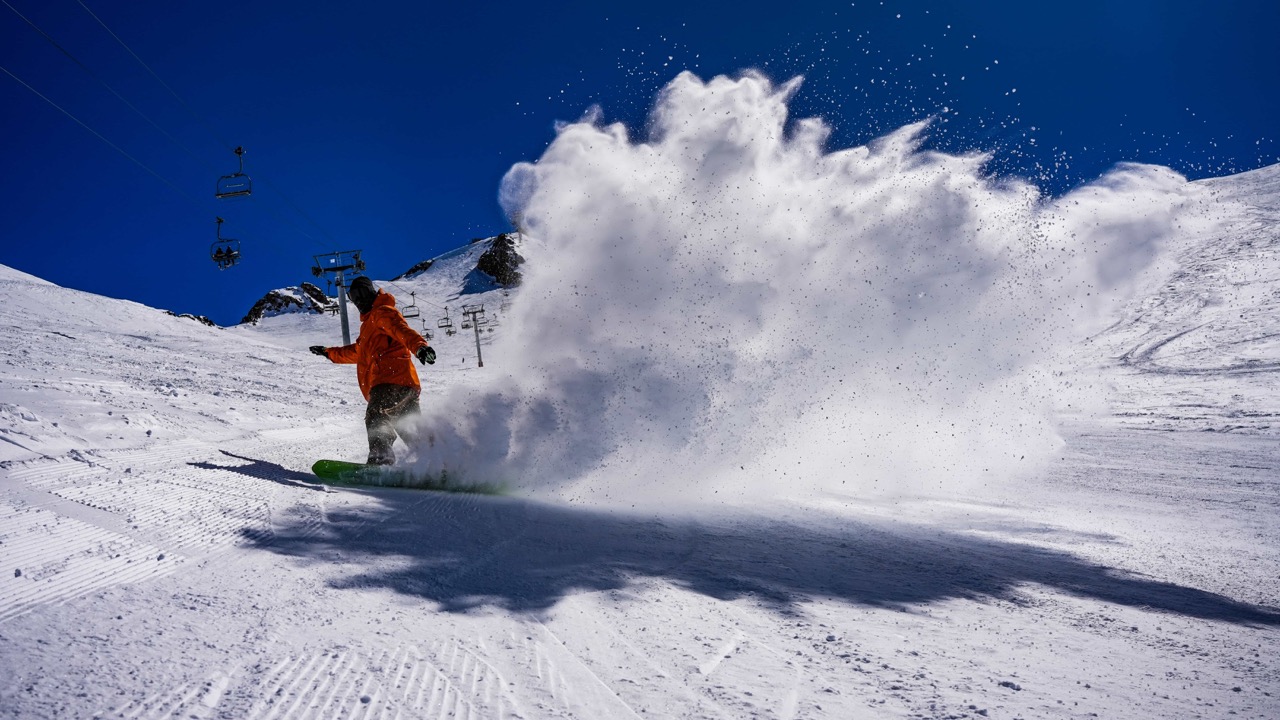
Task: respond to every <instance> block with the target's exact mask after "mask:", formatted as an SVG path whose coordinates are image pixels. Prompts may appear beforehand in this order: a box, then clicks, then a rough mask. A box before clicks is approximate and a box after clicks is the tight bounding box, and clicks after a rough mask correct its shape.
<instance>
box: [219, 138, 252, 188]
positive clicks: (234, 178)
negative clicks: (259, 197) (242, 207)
mask: <svg viewBox="0 0 1280 720" xmlns="http://www.w3.org/2000/svg"><path fill="white" fill-rule="evenodd" d="M235 152H236V157H237V158H239V160H240V170H239V171H237V172H234V173H231V174H230V175H223V176H222V177H220V178H218V186H217V189H215V190H214V192H213V196H214V197H216V198H218V199H220V200H226V199H228V198H238V197H249V196H250V195H252V194H253V181H251V180H250V179H249V176H248V175H245V174H244V148H242V147H238V148H236V151H235Z"/></svg>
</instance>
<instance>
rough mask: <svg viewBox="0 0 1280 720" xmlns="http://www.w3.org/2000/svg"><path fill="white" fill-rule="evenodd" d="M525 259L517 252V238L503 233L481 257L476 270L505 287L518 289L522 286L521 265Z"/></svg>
mask: <svg viewBox="0 0 1280 720" xmlns="http://www.w3.org/2000/svg"><path fill="white" fill-rule="evenodd" d="M523 263H524V258H522V257H520V253H518V252H516V241H515V236H514V235H513V234H511V233H503V234H501V235H499V236H497V237H495V238H494V239H493V242H492V243H491V244H490V245H489V249H488V250H485V251H484V254H482V255H481V256H480V261H479V262H478V263H476V269H477V270H479V271H480V272H482V273H484V274H485V275H488V276H489V277H491V278H493V279H494V281H495V282H497V283H498V284H499V285H502V286H503V287H516V286H517V285H519V284H520V280H521V276H520V269H519V268H520V265H522V264H523Z"/></svg>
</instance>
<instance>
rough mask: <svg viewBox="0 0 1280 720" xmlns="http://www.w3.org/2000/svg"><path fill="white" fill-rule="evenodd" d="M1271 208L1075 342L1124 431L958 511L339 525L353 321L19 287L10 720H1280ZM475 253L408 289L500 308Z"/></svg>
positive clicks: (452, 512)
mask: <svg viewBox="0 0 1280 720" xmlns="http://www.w3.org/2000/svg"><path fill="white" fill-rule="evenodd" d="M1276 177H1277V174H1276V168H1271V169H1268V170H1265V171H1260V173H1258V174H1249V175H1245V176H1238V177H1235V178H1224V179H1219V180H1214V181H1210V182H1208V183H1206V185H1207V186H1209V188H1210V189H1211V190H1212V191H1213V192H1216V193H1219V195H1220V197H1222V198H1223V200H1224V202H1223V204H1222V205H1221V207H1222V208H1224V209H1223V210H1222V212H1223V213H1225V214H1226V215H1225V216H1224V217H1223V218H1222V220H1223V223H1222V224H1221V225H1220V226H1219V227H1221V228H1223V229H1222V230H1221V231H1220V232H1218V233H1217V234H1214V235H1211V236H1186V237H1181V238H1180V240H1181V241H1182V243H1183V244H1182V245H1180V246H1179V247H1178V248H1175V249H1174V250H1173V251H1172V252H1173V255H1172V256H1171V261H1172V265H1171V266H1172V267H1174V268H1175V269H1174V270H1173V271H1172V274H1171V275H1169V276H1168V277H1167V278H1164V279H1163V281H1162V282H1160V283H1158V284H1156V285H1155V286H1153V287H1152V288H1150V289H1149V292H1148V294H1146V295H1143V296H1142V297H1139V298H1138V299H1136V300H1135V301H1134V303H1133V305H1132V307H1131V308H1130V309H1128V310H1126V311H1125V314H1124V316H1123V319H1122V320H1120V321H1119V322H1117V323H1116V324H1115V325H1114V326H1112V327H1111V329H1109V330H1107V331H1106V332H1104V333H1102V334H1101V335H1098V336H1096V337H1094V338H1092V339H1090V340H1089V341H1088V342H1082V344H1081V346H1080V350H1079V357H1080V359H1081V369H1080V370H1079V371H1078V372H1079V373H1080V377H1081V378H1082V379H1087V380H1088V381H1090V382H1095V383H1099V384H1103V385H1105V386H1107V387H1109V388H1110V389H1111V392H1112V395H1111V397H1112V399H1113V401H1114V411H1113V412H1112V413H1111V414H1106V415H1104V416H1102V417H1093V416H1085V415H1081V416H1079V417H1075V418H1063V419H1062V426H1061V428H1060V432H1061V434H1062V436H1063V438H1064V440H1065V447H1064V448H1063V449H1062V450H1060V451H1059V452H1058V453H1057V454H1056V456H1055V457H1054V458H1053V460H1052V462H1051V463H1050V464H1049V465H1048V467H1047V468H1046V469H1044V470H1042V471H1038V472H1036V473H1035V474H1033V475H1031V476H1030V477H1027V478H1025V479H1024V480H1022V481H1021V482H1020V483H1019V484H1016V485H998V486H993V487H991V488H988V489H987V490H986V491H983V492H977V491H975V492H967V493H965V494H954V493H953V494H951V495H947V494H933V495H918V494H906V495H897V496H877V497H876V499H869V498H865V497H858V496H857V495H856V494H853V495H851V494H848V493H844V494H834V493H829V494H821V493H820V494H805V495H798V496H791V497H789V496H787V495H786V494H785V493H780V494H768V493H760V494H757V495H748V496H736V497H735V498H734V499H733V500H732V501H724V502H718V503H716V502H713V503H702V504H692V503H689V504H685V505H684V506H681V507H678V508H674V509H670V510H668V511H663V512H659V511H656V510H647V511H644V512H640V511H631V510H629V509H627V508H625V507H618V506H616V504H605V503H599V502H595V501H593V499H592V498H590V497H589V496H588V497H579V499H578V500H577V501H576V502H565V501H563V500H561V499H557V497H556V496H555V495H548V494H545V493H541V494H532V493H522V492H521V491H520V489H519V488H517V489H516V494H515V495H513V496H508V497H478V496H458V495H444V494H435V493H426V492H414V491H398V490H388V489H378V490H363V491H362V490H346V489H344V490H337V491H335V490H332V489H326V488H324V487H322V486H320V485H317V484H315V483H314V482H312V477H311V476H310V474H309V473H308V472H307V468H308V467H309V466H310V463H311V462H312V461H313V460H315V459H317V458H318V457H320V456H326V457H334V458H339V459H359V458H360V457H361V456H362V454H363V453H364V450H365V438H364V432H363V427H362V417H363V409H364V407H363V401H362V399H361V397H360V395H359V391H358V390H357V389H356V386H355V380H354V372H353V370H352V368H350V367H341V366H335V365H332V364H329V363H326V362H324V361H323V360H322V359H320V358H316V357H314V356H312V355H310V354H308V353H306V351H305V348H306V347H307V346H308V345H312V344H329V345H332V344H337V342H338V340H337V336H338V326H337V320H336V318H333V317H331V316H319V315H283V316H279V317H274V318H267V319H264V320H263V321H262V322H261V323H259V324H258V325H257V326H254V327H237V328H230V329H221V328H211V327H207V326H205V325H202V324H200V323H198V322H195V321H193V320H190V319H185V318H176V317H172V316H169V315H167V314H165V313H163V312H162V311H159V310H154V309H151V308H147V307H143V306H141V305H138V304H135V303H131V302H127V301H121V300H114V299H109V298H103V297H99V296H93V295H89V294H86V293H82V292H78V291H75V290H72V289H67V288H61V287H58V286H55V285H52V284H49V283H47V282H44V281H42V280H39V279H37V278H33V277H30V276H27V275H24V274H22V273H19V272H17V271H14V270H10V269H7V268H0V328H3V342H2V343H0V357H2V358H3V359H2V361H0V362H2V364H0V368H3V370H2V372H0V440H3V441H4V442H3V443H2V444H0V453H3V455H0V716H4V717H14V718H63V717H85V718H88V717H104V718H107V717H126V718H168V717H184V718H317V719H318V718H334V717H378V718H425V717H433V718H434V717H461V718H639V717H665V718H704V717H705V718H723V717H734V718H757V717H761V718H862V717H866V718H908V717H926V718H979V717H986V718H1046V717H1051V718H1077V717H1105V718H1112V717H1124V718H1168V717H1187V718H1192V717H1200V718H1222V717H1229V716H1231V717H1253V718H1268V717H1277V716H1280V658H1278V657H1277V654H1276V653H1275V650H1274V648H1276V647H1280V529H1277V526H1276V523H1275V521H1274V519H1275V517H1276V514H1277V511H1280V480H1278V478H1280V472H1278V469H1280V437H1278V435H1280V425H1277V424H1275V423H1274V422H1273V421H1272V418H1274V417H1275V414H1276V412H1277V403H1278V401H1280V384H1278V383H1277V372H1276V371H1277V361H1280V356H1278V355H1277V353H1276V345H1275V341H1274V337H1275V334H1274V332H1275V326H1276V323H1277V320H1276V315H1275V314H1274V313H1268V310H1273V309H1274V304H1275V302H1276V298H1277V294H1276V290H1277V287H1276V283H1277V282H1280V258H1278V257H1277V256H1276V255H1275V252H1276V249H1277V247H1278V246H1280V235H1278V234H1277V231H1276V228H1277V227H1278V225H1277V223H1276V220H1277V219H1280V218H1277V216H1276V215H1277V198H1280V192H1277V191H1276V188H1275V178H1276ZM1228 199H1229V200H1230V202H1226V201H1227V200H1228ZM481 250H482V248H481V247H479V246H468V247H467V248H463V249H460V250H459V251H458V253H457V254H456V255H454V256H451V257H446V258H444V259H442V260H441V262H439V263H438V267H437V268H433V269H432V270H429V271H427V272H426V273H424V274H422V275H420V276H418V277H416V278H412V279H408V280H403V281H396V282H395V283H394V285H390V286H388V285H386V284H384V287H388V289H389V290H390V291H391V292H393V293H394V294H396V295H397V296H398V297H399V298H402V297H403V295H404V294H407V291H414V292H417V293H418V297H419V298H421V300H422V301H423V307H424V315H427V316H429V317H435V316H436V314H437V313H439V312H440V311H439V309H438V308H439V306H448V307H450V308H456V307H458V306H459V305H460V304H461V303H464V302H466V303H470V302H473V301H480V302H485V303H486V304H487V306H488V307H492V305H494V304H496V303H498V302H500V300H499V298H500V293H499V291H497V290H496V289H495V288H492V287H490V288H488V289H485V288H483V287H480V288H477V287H474V286H472V287H470V288H468V285H467V275H468V274H469V271H467V268H468V267H474V255H475V254H476V253H478V252H479V251H481ZM472 279H473V280H474V279H475V278H472ZM466 289H472V290H476V289H479V290H482V292H478V293H464V292H463V291H464V290H466ZM832 291H833V292H835V291H836V290H834V289H833V290H832ZM514 300H515V302H516V303H519V302H520V298H519V297H518V296H517V297H515V298H514ZM426 303H431V304H432V305H433V306H435V307H436V309H435V310H433V311H431V312H428V311H427V310H426V308H427V307H431V306H428V305H427V304H426ZM455 322H457V320H456V319H455ZM502 330H503V328H502V326H501V325H500V326H499V327H498V328H497V331H496V332H495V333H492V334H490V333H485V337H483V339H482V343H483V347H484V349H492V351H493V353H494V354H492V356H489V355H487V356H486V357H485V361H486V362H485V368H484V369H483V370H482V369H480V368H478V367H476V363H475V359H474V352H475V335H474V334H473V333H471V332H470V331H468V332H467V333H462V334H459V335H456V336H451V337H450V336H445V337H438V338H437V339H436V340H434V341H433V344H435V345H437V346H438V347H439V348H440V354H441V361H440V362H439V363H437V365H435V366H432V367H428V368H423V369H422V371H421V374H422V376H423V379H424V385H425V388H424V399H423V402H424V405H427V404H430V403H431V402H433V400H434V399H436V398H438V397H442V396H443V395H444V394H446V393H448V392H450V391H451V389H453V388H457V387H462V386H466V385H469V384H472V383H475V382H476V381H477V379H478V376H479V374H480V373H484V372H493V373H498V372H503V369H504V364H505V363H509V362H511V359H510V358H509V357H504V356H503V355H502V354H500V352H499V350H500V349H501V345H500V344H491V340H492V339H493V338H497V337H500V336H501V333H502ZM400 450H401V451H404V448H400ZM670 472H671V475H672V476H673V478H668V480H671V479H679V477H680V473H681V469H680V468H679V467H673V468H671V471H670ZM687 479H688V480H689V481H690V482H691V483H692V482H694V481H695V480H696V478H687ZM668 484H669V483H668ZM770 484H776V485H777V484H782V483H781V480H780V478H776V477H760V478H754V479H753V481H752V483H751V486H752V487H753V488H759V487H766V486H769V485H770Z"/></svg>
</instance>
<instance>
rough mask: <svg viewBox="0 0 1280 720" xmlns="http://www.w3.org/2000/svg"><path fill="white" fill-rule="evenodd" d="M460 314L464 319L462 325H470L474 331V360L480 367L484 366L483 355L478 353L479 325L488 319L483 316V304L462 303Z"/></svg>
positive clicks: (484, 323) (486, 322)
mask: <svg viewBox="0 0 1280 720" xmlns="http://www.w3.org/2000/svg"><path fill="white" fill-rule="evenodd" d="M462 315H463V317H465V318H466V320H464V321H462V327H464V328H465V327H471V328H472V329H474V330H475V333H476V361H477V362H478V363H479V365H480V367H484V356H483V355H481V354H480V326H481V325H486V324H488V322H489V321H488V320H487V319H485V316H484V306H483V305H463V306H462Z"/></svg>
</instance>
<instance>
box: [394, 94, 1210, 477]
mask: <svg viewBox="0 0 1280 720" xmlns="http://www.w3.org/2000/svg"><path fill="white" fill-rule="evenodd" d="M800 82H801V81H800V79H799V78H797V79H794V80H791V81H790V82H787V83H784V84H781V85H776V84H774V83H772V82H771V81H769V80H768V79H767V78H765V77H763V76H761V75H759V74H756V73H753V72H748V73H745V74H743V75H742V76H740V77H738V78H729V77H716V78H714V79H712V80H710V81H705V82H704V81H703V80H701V79H699V78H698V77H696V76H694V75H693V74H691V73H687V72H686V73H683V74H681V75H679V76H678V77H676V78H675V79H674V80H673V81H672V82H671V83H670V84H669V85H668V86H667V87H666V88H665V89H664V90H663V91H662V92H661V94H660V95H659V97H658V98H657V101H656V106H655V109H654V110H653V111H652V115H651V118H650V123H649V128H648V139H647V140H643V141H642V140H637V139H633V138H632V137H631V134H630V133H629V131H628V130H627V128H625V127H624V126H622V125H620V124H613V125H603V124H601V123H600V122H599V119H598V113H591V114H589V115H588V116H587V117H585V118H584V119H582V120H581V121H579V122H575V123H569V124H565V125H563V126H562V127H560V128H559V131H558V135H557V137H556V138H555V140H554V141H553V142H552V143H551V145H550V146H549V147H548V148H547V150H546V152H545V153H544V154H543V155H542V157H541V158H540V159H539V160H538V161H537V162H536V163H521V164H518V165H516V166H514V167H513V168H511V170H510V171H509V172H508V173H507V175H506V177H505V179H504V181H503V184H502V189H501V200H502V202H503V204H504V206H505V208H506V210H507V211H508V212H509V213H510V215H511V216H513V217H519V218H520V219H521V224H522V230H523V234H524V237H525V238H526V244H525V247H524V248H522V252H523V253H524V254H525V255H526V257H527V258H528V263H527V264H526V265H525V266H524V268H523V269H524V270H525V282H524V284H523V286H522V288H521V289H520V292H519V297H518V302H517V304H516V306H515V308H514V309H513V312H512V313H511V314H510V315H509V319H510V322H509V324H507V325H506V328H505V332H504V334H503V335H502V336H501V337H500V338H497V339H496V341H495V345H494V355H495V356H502V357H504V358H506V360H505V361H504V364H503V368H501V371H500V372H497V371H496V372H494V373H492V374H491V375H487V376H485V377H484V379H483V380H482V381H481V383H480V384H478V385H471V386H468V387H459V388H456V389H455V390H454V391H453V392H451V393H450V394H448V395H447V396H446V397H444V398H442V399H441V400H440V401H439V402H433V403H430V407H429V408H428V409H427V410H426V413H425V415H424V417H423V422H424V424H425V428H424V429H425V430H427V431H428V432H427V433H425V434H426V435H429V436H430V437H431V439H432V442H431V446H430V448H425V449H424V451H423V452H421V453H420V459H419V460H418V462H419V464H420V465H422V466H424V467H427V468H429V469H440V468H442V467H443V468H449V469H450V470H451V471H452V472H461V473H463V474H464V475H469V476H472V477H475V478H476V479H477V480H480V479H483V480H488V481H493V480H505V481H507V482H510V483H512V484H513V485H515V486H516V487H518V488H524V489H526V490H529V491H535V492H537V491H554V492H556V493H558V494H560V495H561V496H562V497H568V498H580V499H584V500H586V499H594V500H626V501H628V502H632V501H635V500H636V499H637V498H640V499H646V498H647V499H653V498H658V497H671V495H672V494H675V495H677V496H680V497H685V496H686V495H687V494H696V495H708V496H715V497H720V498H729V497H732V496H734V495H745V496H755V497H759V496H760V495H761V494H762V493H765V494H769V493H775V492H778V493H789V492H811V491H824V492H826V491H833V490H834V491H841V490H844V491H847V492H849V493H852V494H865V493H869V492H877V491H878V492H889V493H893V492H912V493H914V492H928V491H943V492H946V491H953V490H956V489H964V488H972V487H974V484H975V483H990V482H994V481H996V480H998V479H1002V478H1008V477H1010V476H1011V475H1014V474H1016V473H1017V472H1018V471H1019V469H1020V468H1030V467H1033V466H1034V465H1035V463H1037V462H1038V461H1041V460H1043V459H1045V458H1047V457H1049V456H1051V454H1052V453H1053V452H1054V451H1055V449H1056V448H1057V447H1059V445H1060V440H1059V439H1058V436H1057V435H1056V433H1055V430H1054V426H1053V422H1052V417H1053V412H1054V411H1055V409H1056V408H1060V407H1061V406H1063V405H1064V404H1068V403H1074V404H1075V406H1076V407H1079V403H1080V402H1081V401H1082V400H1086V399H1087V398H1081V397H1079V396H1073V397H1067V396H1065V395H1063V390H1064V386H1063V384H1062V383H1060V382H1057V381H1056V379H1055V376H1054V371H1053V369H1054V367H1055V363H1058V362H1060V361H1061V360H1062V358H1063V353H1064V350H1069V349H1070V348H1071V347H1073V344H1076V345H1078V343H1079V342H1080V341H1081V340H1082V339H1083V338H1084V337H1085V336H1086V335H1087V334H1088V333H1089V332H1090V331H1093V330H1097V329H1101V324H1104V323H1105V322H1106V321H1107V316H1108V313H1109V312H1110V311H1111V310H1112V309H1113V306H1114V304H1115V303H1116V302H1117V300H1118V299H1123V298H1125V297H1127V296H1128V295H1129V294H1131V293H1132V292H1133V290H1134V287H1135V283H1137V282H1138V280H1139V279H1140V278H1141V276H1142V274H1143V272H1144V271H1148V270H1150V269H1151V268H1152V267H1153V264H1154V263H1156V262H1157V260H1158V259H1159V258H1160V256H1161V254H1160V251H1161V246H1162V243H1163V241H1164V239H1165V238H1166V236H1168V235H1170V234H1171V233H1172V232H1173V231H1174V230H1175V228H1176V226H1177V224H1178V223H1179V222H1182V216H1184V215H1185V214H1186V211H1187V208H1189V207H1190V206H1192V205H1194V204H1195V203H1197V202H1198V200H1197V198H1198V194H1197V193H1198V190H1197V189H1196V188H1195V186H1193V185H1191V184H1189V183H1187V182H1186V181H1185V179H1184V178H1182V177H1181V176H1179V175H1178V174H1176V173H1174V172H1173V171H1171V170H1169V169H1167V168H1161V167H1154V166H1148V165H1135V164H1125V165H1121V166H1118V167H1116V168H1115V169H1114V170H1113V171H1111V172H1110V173H1109V174H1107V175H1106V176H1104V177H1103V178H1101V179H1100V180H1098V181H1097V182H1094V183H1092V184H1089V185H1086V186H1084V187H1081V188H1078V189H1076V190H1074V191H1072V192H1070V193H1069V194H1067V195H1065V196H1063V197H1060V198H1057V199H1052V198H1046V197H1044V196H1042V194H1041V193H1040V192H1039V191H1038V190H1037V188H1036V187H1034V186H1033V185H1031V184H1029V183H1027V182H1024V181H1021V180H1018V179H996V178H992V177H990V176H988V175H987V174H985V173H984V170H983V168H984V165H985V164H986V163H987V162H988V161H989V159H990V157H989V156H987V155H983V154H968V155H952V154H946V153H942V152H934V151H929V150H926V149H924V148H923V147H922V144H923V142H924V138H925V137H926V133H927V131H928V122H927V121H924V122H920V123H916V124H912V125H908V126H906V127H903V128H901V129H900V130H897V131H896V132H893V133H891V134H889V135H888V136H885V137H883V138H880V139H878V140H876V141H874V142H872V143H870V144H869V145H867V146H865V147H854V148H849V149H842V150H835V151H829V150H828V149H826V148H825V145H826V143H827V139H828V135H829V132H830V128H829V126H828V125H827V124H826V123H824V122H823V121H822V120H820V119H814V118H807V119H798V120H793V121H792V120H789V119H788V112H787V110H788V101H789V99H790V98H791V96H792V95H793V94H794V93H795V92H796V90H797V88H798V87H799V86H800Z"/></svg>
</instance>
